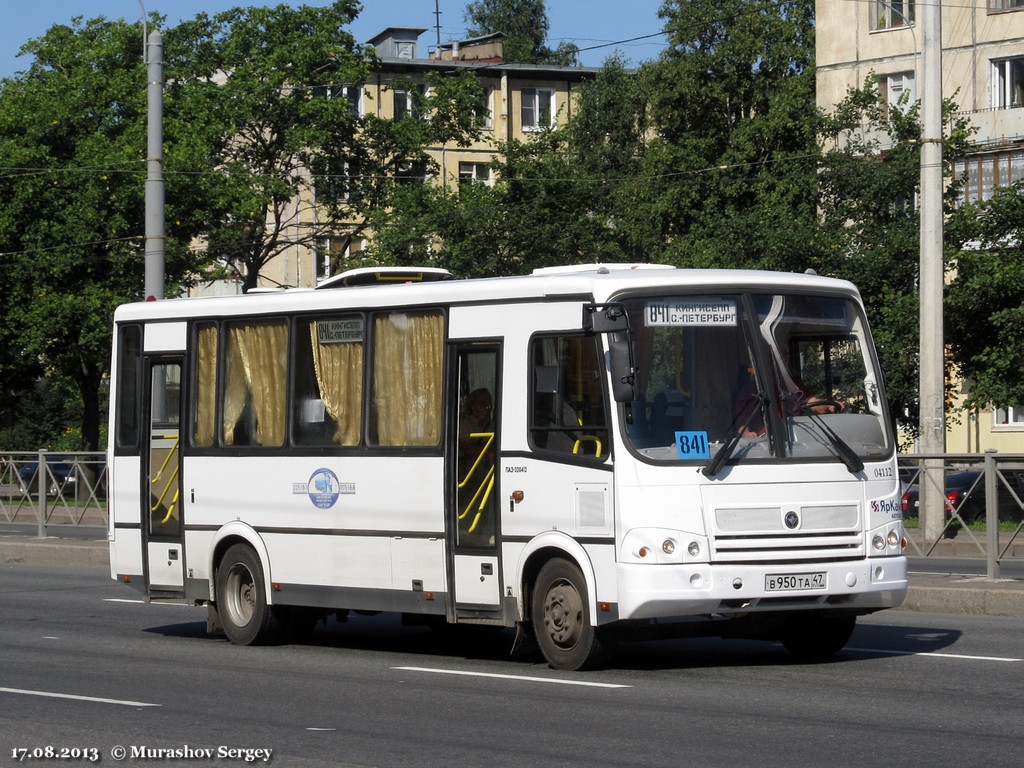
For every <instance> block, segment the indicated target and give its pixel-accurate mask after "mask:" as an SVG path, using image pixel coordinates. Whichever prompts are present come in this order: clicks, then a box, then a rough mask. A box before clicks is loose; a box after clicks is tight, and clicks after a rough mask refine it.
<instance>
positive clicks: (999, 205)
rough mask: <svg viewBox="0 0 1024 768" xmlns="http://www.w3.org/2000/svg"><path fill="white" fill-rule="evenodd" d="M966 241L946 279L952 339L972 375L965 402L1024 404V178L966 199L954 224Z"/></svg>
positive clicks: (957, 359) (955, 234) (962, 368)
mask: <svg viewBox="0 0 1024 768" xmlns="http://www.w3.org/2000/svg"><path fill="white" fill-rule="evenodd" d="M949 231H950V234H951V236H952V238H953V239H954V240H955V241H956V242H958V243H962V244H967V243H970V246H969V247H961V248H960V250H958V251H957V252H956V253H955V254H954V257H953V260H952V265H951V266H952V272H951V279H950V280H949V281H948V282H947V286H946V299H945V311H946V322H945V330H946V333H945V335H946V342H947V344H948V345H949V349H950V353H951V356H952V358H953V362H954V363H955V364H956V366H957V368H958V372H959V373H960V374H961V375H962V376H963V377H965V378H966V379H967V380H969V382H970V386H969V388H968V394H967V398H966V405H967V406H968V407H974V408H986V407H989V406H993V405H994V406H998V407H1005V406H1011V405H1012V406H1019V405H1020V404H1021V403H1024V377H1021V371H1022V370H1024V345H1022V344H1021V342H1020V340H1021V338H1024V183H1021V182H1018V183H1017V184H1015V185H1014V186H1012V187H1007V188H1004V189H1000V190H997V192H996V194H995V195H994V196H993V197H992V198H991V199H990V200H987V201H984V202H980V203H977V204H974V205H969V206H965V207H964V208H963V209H961V210H960V211H958V214H957V216H955V217H954V218H953V219H952V220H951V221H950V224H949Z"/></svg>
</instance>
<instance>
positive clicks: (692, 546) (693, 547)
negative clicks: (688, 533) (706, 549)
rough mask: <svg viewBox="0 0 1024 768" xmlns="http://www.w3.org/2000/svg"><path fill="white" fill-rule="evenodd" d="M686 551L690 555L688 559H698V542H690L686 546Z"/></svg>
mask: <svg viewBox="0 0 1024 768" xmlns="http://www.w3.org/2000/svg"><path fill="white" fill-rule="evenodd" d="M686 551H687V552H689V553H690V557H699V556H700V542H698V541H691V542H690V543H689V544H688V545H687V547H686Z"/></svg>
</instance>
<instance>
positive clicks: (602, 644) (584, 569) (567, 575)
mask: <svg viewBox="0 0 1024 768" xmlns="http://www.w3.org/2000/svg"><path fill="white" fill-rule="evenodd" d="M573 543H574V544H575V542H573ZM577 546H578V545H577ZM589 566H590V562H589V558H587V556H586V553H585V552H583V551H582V548H580V552H579V553H571V552H568V551H566V550H565V549H562V548H560V547H557V546H546V547H543V548H540V549H537V550H535V551H533V552H531V553H530V554H529V555H528V556H527V557H526V559H525V561H524V563H523V567H522V570H521V584H522V591H521V595H522V606H521V615H522V616H523V618H524V619H525V620H527V621H528V622H529V623H530V626H531V628H532V631H533V635H534V639H535V640H536V643H537V645H538V647H539V648H540V650H541V653H543V655H544V657H545V659H547V661H548V664H549V665H551V666H552V667H554V668H555V669H564V670H578V669H593V668H595V667H599V666H602V665H604V664H605V663H606V662H607V661H608V659H609V658H610V657H611V654H612V652H613V651H614V643H613V642H612V641H611V639H610V638H609V637H608V636H607V631H606V630H604V629H601V628H598V627H597V623H596V618H595V617H596V610H595V601H594V599H593V597H592V595H593V594H594V585H595V581H594V577H593V572H592V570H591V569H590V567H589Z"/></svg>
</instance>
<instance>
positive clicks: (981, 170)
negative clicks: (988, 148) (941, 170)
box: [953, 149, 1024, 204]
mask: <svg viewBox="0 0 1024 768" xmlns="http://www.w3.org/2000/svg"><path fill="white" fill-rule="evenodd" d="M953 173H954V174H955V175H956V179H957V180H958V181H962V182H963V191H962V192H961V193H960V202H961V204H962V203H977V202H979V201H981V200H990V199H992V195H993V194H994V193H995V190H996V189H997V188H999V187H1009V186H1011V185H1012V184H1016V183H1017V182H1018V181H1021V180H1024V150H1019V149H1018V150H1014V151H1012V152H990V153H988V154H984V155H974V156H973V157H968V158H965V159H963V160H957V161H956V163H955V164H954V166H953Z"/></svg>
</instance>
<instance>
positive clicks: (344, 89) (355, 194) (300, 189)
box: [166, 0, 373, 289]
mask: <svg viewBox="0 0 1024 768" xmlns="http://www.w3.org/2000/svg"><path fill="white" fill-rule="evenodd" d="M358 10H359V5H358V3H357V2H355V0H337V2H334V3H331V4H330V5H327V6H325V7H322V8H314V7H310V6H301V7H298V8H292V7H289V6H286V5H279V6H275V7H253V8H234V9H231V10H228V11H225V12H223V13H219V14H217V15H215V16H212V17H210V16H208V15H206V14H199V15H198V16H197V17H196V18H195V19H193V20H191V21H186V22H183V23H182V24H180V25H179V26H177V27H175V28H174V29H172V30H169V31H168V33H167V35H166V38H167V72H166V74H167V82H168V88H167V101H168V105H169V106H168V113H169V120H170V121H171V122H172V124H188V125H189V127H190V130H189V131H187V132H186V131H184V130H182V131H181V133H182V135H183V136H187V141H182V142H181V143H180V144H178V145H176V146H175V147H174V149H175V153H176V159H177V163H178V165H176V166H175V169H180V170H181V171H183V172H190V173H192V174H193V178H194V181H195V184H196V185H198V186H199V187H200V189H201V194H202V200H201V201H200V203H198V205H197V208H196V209H194V210H193V211H192V216H193V217H194V218H195V219H198V220H200V221H202V222H203V224H204V234H205V239H206V244H207V247H208V249H209V253H210V255H211V257H213V258H214V259H216V260H217V262H218V263H219V264H220V265H221V267H222V269H223V271H224V272H225V273H226V274H228V275H231V276H234V277H235V278H237V279H239V280H240V281H241V282H242V285H243V287H244V289H249V288H253V287H255V286H256V285H257V281H258V279H259V275H260V271H261V270H262V269H263V267H264V265H266V264H267V263H268V262H269V261H271V260H272V259H274V258H276V257H277V256H279V255H280V254H281V253H283V252H285V251H287V250H289V249H294V248H295V247H296V246H299V247H303V246H304V247H310V248H312V247H315V245H316V243H317V241H318V240H319V239H321V238H323V237H324V236H325V235H334V236H339V237H340V236H345V235H348V236H350V237H351V236H353V235H354V233H355V232H356V231H357V228H358V227H359V226H360V224H359V218H358V216H354V215H353V209H354V208H358V207H359V205H360V204H361V203H362V202H363V201H364V200H365V199H366V195H364V194H363V193H362V191H361V190H362V187H361V185H360V183H359V182H360V179H361V178H362V177H361V176H360V175H359V174H358V173H353V170H354V169H356V168H359V169H362V168H363V167H364V164H363V159H364V156H363V153H362V146H361V144H360V139H359V130H360V126H359V119H358V115H357V114H356V112H355V110H353V109H352V100H353V99H354V98H357V97H358V96H359V93H360V91H361V88H362V84H363V83H365V82H366V81H367V79H368V78H369V73H370V66H371V63H372V60H373V59H372V53H371V52H369V51H364V50H363V49H362V48H361V47H360V46H358V45H357V44H356V42H355V40H354V38H353V37H352V35H351V34H350V33H348V32H347V31H345V30H344V27H346V26H347V25H348V24H349V23H351V21H352V19H353V18H355V15H356V13H357V11H358ZM168 165H171V163H170V161H169V162H168ZM313 205H315V206H316V208H317V216H316V217H313V216H312V215H309V210H308V207H309V206H313ZM314 218H315V219H316V221H317V222H318V226H317V227H316V228H314V227H312V226H310V225H309V224H308V223H307V222H309V221H312V220H313V219H314ZM211 276H218V275H217V273H213V274H212V275H211Z"/></svg>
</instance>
